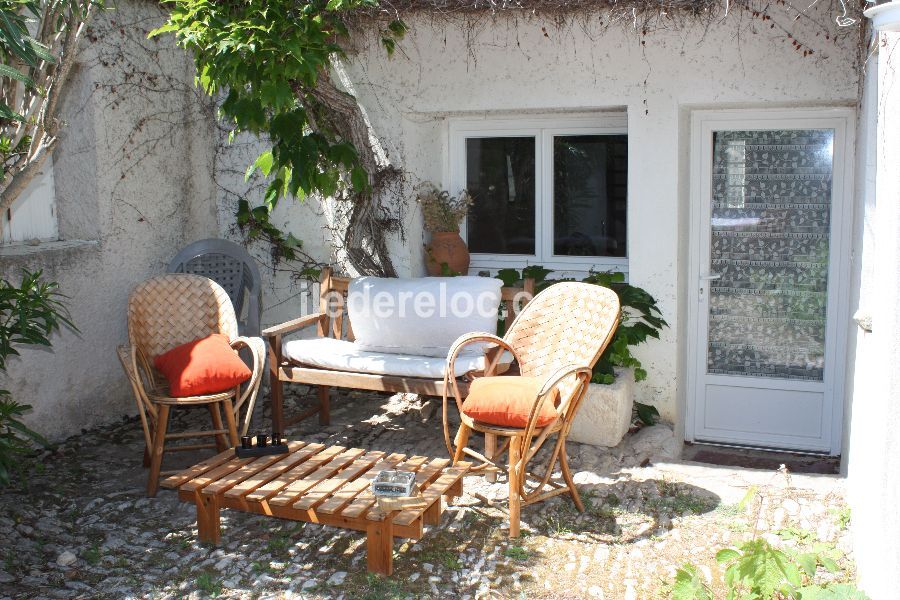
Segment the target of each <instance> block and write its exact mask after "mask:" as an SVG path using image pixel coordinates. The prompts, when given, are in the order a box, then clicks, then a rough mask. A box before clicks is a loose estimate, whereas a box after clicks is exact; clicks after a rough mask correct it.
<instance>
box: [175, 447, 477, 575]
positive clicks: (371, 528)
mask: <svg viewBox="0 0 900 600" xmlns="http://www.w3.org/2000/svg"><path fill="white" fill-rule="evenodd" d="M288 447H289V448H290V452H289V453H288V454H280V455H277V456H264V457H259V458H243V459H241V458H236V457H235V456H234V450H233V449H231V450H226V451H225V452H222V453H221V454H218V455H216V456H214V457H212V458H210V459H208V460H205V461H203V462H201V463H199V464H197V465H195V466H193V467H191V468H189V469H186V470H185V471H182V472H180V473H178V474H176V475H172V476H171V477H169V478H168V479H165V480H163V482H162V483H161V485H162V487H164V488H170V489H173V488H177V489H178V497H179V499H181V500H183V501H185V502H193V503H194V504H196V506H197V529H198V530H199V534H200V539H201V540H202V541H205V542H211V543H213V544H217V543H219V539H220V526H219V511H220V509H222V508H230V509H233V510H242V511H245V512H252V513H258V514H263V515H269V516H272V517H277V518H281V519H290V520H293V521H306V522H308V523H321V524H323V525H331V526H333V527H342V528H344V529H355V530H358V531H365V532H366V536H367V547H368V557H367V563H368V568H369V571H370V572H373V573H379V574H382V575H390V574H391V572H392V570H393V560H392V556H393V540H394V538H395V537H399V538H411V539H416V540H418V539H421V537H422V533H423V528H424V526H425V525H436V524H438V523H439V522H440V519H441V513H442V512H443V504H442V501H441V498H442V497H447V498H448V499H450V498H453V497H456V496H460V495H462V484H463V476H464V475H465V474H466V472H467V471H468V470H469V467H470V466H471V463H467V462H460V463H457V464H456V465H455V466H450V461H449V460H447V459H445V458H432V459H429V458H428V457H425V456H410V457H407V456H406V455H404V454H387V453H385V452H373V451H366V450H363V449H360V448H345V447H343V446H325V445H323V444H313V443H305V442H299V441H298V442H289V443H288ZM384 469H400V470H404V471H413V472H415V473H416V483H417V485H418V486H419V489H420V490H421V492H422V498H423V500H425V501H424V502H422V503H420V506H419V507H417V508H409V509H405V510H394V511H390V512H384V511H382V510H380V509H379V508H378V505H377V502H376V499H375V497H374V496H373V495H372V493H371V489H370V485H369V484H370V482H371V481H372V479H374V478H375V476H376V475H377V474H378V473H379V472H381V471H382V470H384Z"/></svg>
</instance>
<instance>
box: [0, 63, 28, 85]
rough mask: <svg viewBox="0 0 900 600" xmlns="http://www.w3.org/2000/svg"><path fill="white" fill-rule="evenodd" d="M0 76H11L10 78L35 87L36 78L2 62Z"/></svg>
mask: <svg viewBox="0 0 900 600" xmlns="http://www.w3.org/2000/svg"><path fill="white" fill-rule="evenodd" d="M0 77H9V78H10V79H15V80H16V81H21V82H22V83H24V84H25V85H26V86H27V87H30V88H31V87H34V80H33V79H32V78H31V77H29V76H28V75H26V74H25V73H21V72H19V71H18V70H16V69H14V68H12V67H11V66H9V65H4V64H0Z"/></svg>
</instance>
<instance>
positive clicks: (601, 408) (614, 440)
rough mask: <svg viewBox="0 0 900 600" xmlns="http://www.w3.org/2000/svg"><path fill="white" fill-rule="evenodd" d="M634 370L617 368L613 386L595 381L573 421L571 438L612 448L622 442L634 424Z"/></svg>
mask: <svg viewBox="0 0 900 600" xmlns="http://www.w3.org/2000/svg"><path fill="white" fill-rule="evenodd" d="M633 405H634V371H633V370H632V369H616V380H615V381H614V382H613V383H612V385H603V384H600V383H592V384H590V385H589V386H588V391H587V394H585V397H584V400H582V402H581V406H580V407H579V408H578V413H577V414H576V415H575V419H574V420H573V421H572V429H571V430H570V431H569V439H570V440H572V441H573V442H581V443H582V444H592V445H594V446H607V447H612V446H615V445H616V444H618V443H619V442H620V441H622V437H624V435H625V434H626V433H627V432H628V427H629V426H630V425H631V410H632V407H633Z"/></svg>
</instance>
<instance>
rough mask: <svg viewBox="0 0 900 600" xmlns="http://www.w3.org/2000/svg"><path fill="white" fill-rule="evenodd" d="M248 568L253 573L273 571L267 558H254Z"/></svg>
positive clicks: (259, 573) (260, 573) (270, 572)
mask: <svg viewBox="0 0 900 600" xmlns="http://www.w3.org/2000/svg"><path fill="white" fill-rule="evenodd" d="M250 570H252V571H253V573H254V574H255V575H262V574H263V573H267V574H270V575H271V574H272V573H274V572H275V570H274V569H273V568H272V565H271V563H269V561H267V560H254V561H253V562H252V563H250Z"/></svg>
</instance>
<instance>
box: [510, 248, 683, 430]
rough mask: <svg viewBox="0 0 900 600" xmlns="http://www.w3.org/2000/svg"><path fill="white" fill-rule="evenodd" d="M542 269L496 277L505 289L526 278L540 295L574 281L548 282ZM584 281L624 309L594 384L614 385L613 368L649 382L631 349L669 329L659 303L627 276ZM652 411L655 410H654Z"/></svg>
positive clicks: (608, 274)
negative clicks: (604, 290) (612, 296)
mask: <svg viewBox="0 0 900 600" xmlns="http://www.w3.org/2000/svg"><path fill="white" fill-rule="evenodd" d="M552 272H553V271H551V270H550V269H545V268H544V267H542V266H540V265H533V266H529V267H525V268H524V269H523V270H522V271H521V273H520V272H519V271H517V270H516V269H501V270H500V271H498V272H497V277H498V278H499V279H502V280H503V285H507V286H512V285H517V284H520V283H521V281H523V280H524V279H527V278H532V279H534V281H535V289H536V291H538V292H540V291H541V290H543V289H544V288H546V287H547V286H549V285H552V284H554V283H557V282H559V281H572V280H571V279H547V276H548V275H549V274H550V273H552ZM582 281H584V282H586V283H592V284H594V285H600V286H603V287H607V288H609V289H611V290H612V291H614V292H615V293H616V295H617V296H618V297H619V302H620V303H621V305H622V317H621V319H620V321H619V328H618V329H616V333H615V334H614V335H613V339H612V341H610V343H609V346H607V347H606V350H605V351H604V352H603V354H602V355H601V356H600V359H599V360H598V361H597V364H596V365H594V374H593V377H592V378H591V381H592V382H593V383H605V384H611V383H612V382H613V381H614V380H615V371H614V367H633V368H634V378H635V380H636V381H643V380H644V379H646V378H647V371H646V370H644V368H643V366H642V365H641V361H639V360H638V359H637V358H635V357H634V356H633V355H632V354H631V348H632V347H633V346H637V345H638V344H643V343H644V342H646V341H647V338H650V337H653V338H657V339H658V338H659V332H660V330H661V329H662V328H664V327H668V325H669V324H668V323H666V321H665V319H663V318H662V313H661V312H660V310H659V306H658V305H657V302H656V300H655V299H654V298H653V296H651V295H650V294H649V293H648V292H647V291H646V290H644V289H642V288H639V287H637V286H634V285H630V284H628V283H625V275H623V274H622V273H614V272H592V273H591V274H590V275H588V276H587V277H585V278H584V279H583V280H582ZM651 408H652V407H651ZM646 412H647V419H645V418H644V415H642V416H641V419H642V420H645V421H646V420H649V419H652V415H651V411H649V410H648V411H646Z"/></svg>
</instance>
